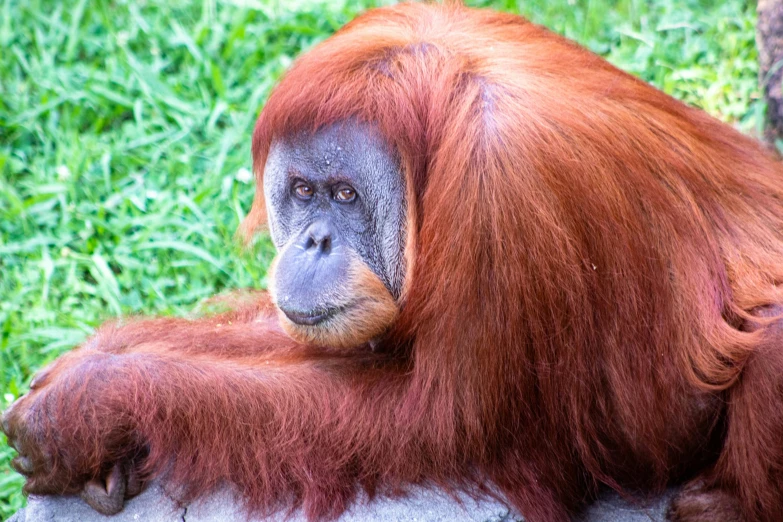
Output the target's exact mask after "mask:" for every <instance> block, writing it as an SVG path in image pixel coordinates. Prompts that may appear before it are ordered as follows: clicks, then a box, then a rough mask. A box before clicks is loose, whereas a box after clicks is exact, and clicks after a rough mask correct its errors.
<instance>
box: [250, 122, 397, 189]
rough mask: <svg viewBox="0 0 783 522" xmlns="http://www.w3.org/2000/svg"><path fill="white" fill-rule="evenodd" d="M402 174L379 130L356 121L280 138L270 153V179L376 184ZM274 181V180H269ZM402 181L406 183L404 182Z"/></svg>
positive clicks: (268, 173)
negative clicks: (338, 179) (345, 179)
mask: <svg viewBox="0 0 783 522" xmlns="http://www.w3.org/2000/svg"><path fill="white" fill-rule="evenodd" d="M392 173H395V174H397V176H392V177H400V175H399V161H398V158H397V155H396V153H395V151H394V150H393V149H392V147H390V146H389V145H388V144H387V143H386V141H385V140H384V139H383V137H382V136H381V135H380V133H379V132H378V131H377V129H375V127H374V126H373V125H371V124H368V123H358V122H353V121H348V122H344V123H341V124H335V125H331V126H328V127H324V128H322V129H319V130H317V131H315V132H300V133H297V134H294V135H290V136H284V137H280V138H276V139H275V140H274V141H273V143H272V147H271V149H270V151H269V157H268V159H267V169H265V173H264V174H265V175H264V178H265V182H266V181H267V177H268V176H270V175H271V177H272V178H277V179H279V178H280V177H283V178H287V177H297V176H298V177H305V178H307V179H309V180H312V181H319V180H327V179H328V178H331V177H334V176H340V177H348V178H352V179H356V180H357V181H362V182H365V183H369V184H372V181H373V179H376V180H377V179H378V178H386V179H385V180H384V181H385V182H386V183H388V181H389V180H388V178H389V177H390V174H392ZM269 181H273V180H269ZM400 181H402V180H400Z"/></svg>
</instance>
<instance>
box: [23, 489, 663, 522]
mask: <svg viewBox="0 0 783 522" xmlns="http://www.w3.org/2000/svg"><path fill="white" fill-rule="evenodd" d="M668 499H669V495H668V494H667V495H664V496H662V497H660V498H658V499H655V501H654V502H651V503H649V504H647V505H644V506H641V505H631V504H629V503H628V502H626V501H624V500H622V499H621V498H620V497H618V496H617V495H615V494H606V495H604V496H603V497H602V498H601V499H600V500H599V501H598V502H596V503H595V504H593V505H592V506H591V507H590V508H589V509H588V510H587V512H586V513H585V514H584V516H582V517H580V519H579V522H599V521H600V522H651V521H653V522H657V521H663V520H664V512H665V510H666V503H667V501H668ZM233 520H237V521H240V522H241V521H244V520H246V519H245V517H244V515H243V514H242V511H241V508H240V506H238V505H237V503H236V501H235V499H234V498H233V496H232V495H230V494H228V493H224V494H218V495H215V496H213V497H209V498H207V499H204V500H202V501H199V502H197V503H195V504H192V505H190V506H187V507H180V506H178V505H177V504H176V503H175V502H174V501H173V500H172V499H171V498H170V497H169V496H168V495H167V494H166V492H165V491H164V489H163V488H162V487H161V486H160V485H158V484H153V485H152V486H150V487H149V488H147V490H146V491H145V492H144V493H142V494H141V495H139V496H138V497H136V498H134V499H131V500H130V501H128V503H127V505H126V506H125V509H124V510H123V511H122V512H121V513H119V514H117V515H115V516H113V517H106V516H103V515H100V514H98V513H96V512H95V511H93V510H92V509H91V508H90V507H89V506H87V505H86V504H85V503H84V502H82V500H81V499H79V498H78V497H39V496H31V497H30V499H29V501H28V506H27V507H26V508H25V509H22V510H21V511H19V512H18V513H17V514H16V515H14V516H13V517H11V518H10V519H9V520H8V521H7V522H104V521H109V522H137V521H142V522H226V521H233ZM284 520H289V521H290V522H305V518H304V516H302V514H301V513H295V514H294V515H293V516H291V517H290V518H286V516H285V514H281V515H279V516H275V517H272V518H271V519H266V521H265V522H282V521H284ZM521 520H522V517H520V516H519V515H516V514H515V513H514V512H513V510H510V509H509V508H508V507H507V506H505V505H503V504H502V503H499V502H494V501H489V500H483V501H476V500H473V499H471V498H470V497H468V496H463V497H461V498H460V502H457V501H455V500H454V499H453V498H451V497H449V496H447V495H445V494H443V493H441V492H438V491H433V490H427V489H417V490H414V491H413V492H412V494H411V495H410V496H409V497H407V498H405V499H397V500H391V499H377V500H375V501H374V502H371V503H359V504H357V505H355V506H354V507H353V508H352V509H351V510H350V511H349V512H347V513H346V514H345V515H343V516H342V517H341V518H340V520H339V522H518V521H521ZM248 522H261V521H260V519H253V520H250V521H248Z"/></svg>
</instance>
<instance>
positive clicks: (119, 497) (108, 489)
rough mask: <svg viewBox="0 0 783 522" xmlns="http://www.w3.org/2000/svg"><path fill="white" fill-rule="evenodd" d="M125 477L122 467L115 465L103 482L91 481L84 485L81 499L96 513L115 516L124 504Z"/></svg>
mask: <svg viewBox="0 0 783 522" xmlns="http://www.w3.org/2000/svg"><path fill="white" fill-rule="evenodd" d="M126 485H127V484H126V480H125V475H124V473H123V472H122V467H121V466H119V465H115V466H114V467H113V468H112V469H111V471H110V472H109V475H108V476H107V477H106V479H105V480H97V479H96V480H91V481H89V482H88V483H86V484H85V485H84V489H82V493H81V497H82V499H84V501H85V502H87V504H89V505H90V507H91V508H93V509H94V510H95V511H97V512H98V513H101V514H104V515H115V514H117V513H119V512H120V511H122V507H123V505H124V504H125V489H126Z"/></svg>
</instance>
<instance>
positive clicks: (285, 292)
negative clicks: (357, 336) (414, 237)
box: [264, 121, 406, 325]
mask: <svg viewBox="0 0 783 522" xmlns="http://www.w3.org/2000/svg"><path fill="white" fill-rule="evenodd" d="M303 187H305V188H303ZM346 189H348V190H346ZM351 191H353V193H352V192H351ZM351 194H353V197H352V199H351ZM264 196H265V198H266V205H267V213H268V223H269V229H270V233H271V236H272V241H273V243H274V244H275V247H276V248H277V250H278V252H279V256H278V260H277V266H276V270H275V281H274V287H275V294H276V300H277V305H278V307H279V308H280V309H281V310H282V311H283V312H284V313H285V314H286V315H287V316H288V317H289V318H290V319H291V320H292V321H294V322H296V323H298V324H308V325H312V324H317V323H318V322H319V321H321V320H323V319H325V318H326V317H328V316H329V315H330V314H333V313H335V312H336V310H335V306H336V303H339V302H340V301H341V299H343V297H342V296H344V295H345V293H346V291H350V287H351V284H353V283H354V282H353V281H352V266H353V267H355V263H356V262H357V261H361V262H363V263H364V264H365V265H367V267H369V268H370V270H371V271H372V272H373V273H374V274H375V275H376V276H377V277H378V278H379V279H380V280H381V282H383V284H384V285H385V286H386V288H387V289H388V290H389V292H390V293H391V295H392V296H393V297H394V299H398V298H399V296H400V293H401V291H402V284H403V278H404V275H405V263H404V249H405V234H406V231H405V223H406V203H405V179H404V174H403V172H402V170H401V168H400V162H399V159H398V158H397V157H396V154H395V153H394V151H393V150H392V149H391V147H389V146H387V145H386V143H385V142H384V140H383V139H382V138H381V136H380V135H379V134H378V132H377V131H376V130H375V129H374V128H373V127H372V126H371V125H369V124H362V123H357V122H353V121H348V122H344V123H342V124H340V125H333V126H330V127H326V128H323V129H320V130H318V131H317V132H315V133H312V134H311V133H300V134H297V135H294V136H287V137H283V138H279V139H276V140H275V141H274V142H273V143H272V147H271V149H270V152H269V156H268V158H267V162H266V166H265V170H264ZM346 196H347V197H346ZM341 198H342V199H341ZM357 258H358V259H357Z"/></svg>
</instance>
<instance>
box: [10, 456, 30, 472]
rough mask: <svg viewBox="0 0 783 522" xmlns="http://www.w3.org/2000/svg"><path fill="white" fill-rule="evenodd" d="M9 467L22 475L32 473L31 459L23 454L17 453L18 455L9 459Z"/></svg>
mask: <svg viewBox="0 0 783 522" xmlns="http://www.w3.org/2000/svg"><path fill="white" fill-rule="evenodd" d="M11 467H12V468H14V470H16V472H17V473H21V474H22V475H32V474H33V469H34V466H33V461H32V460H31V459H30V458H29V457H25V456H24V455H19V456H18V457H15V458H14V459H13V460H12V461H11Z"/></svg>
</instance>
